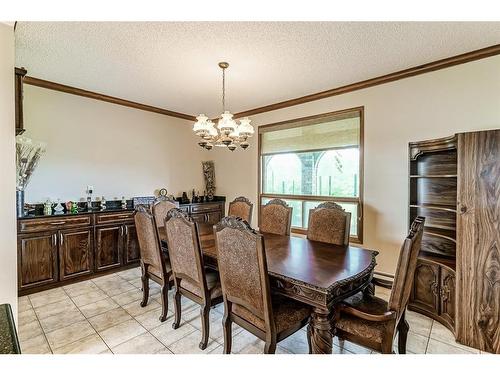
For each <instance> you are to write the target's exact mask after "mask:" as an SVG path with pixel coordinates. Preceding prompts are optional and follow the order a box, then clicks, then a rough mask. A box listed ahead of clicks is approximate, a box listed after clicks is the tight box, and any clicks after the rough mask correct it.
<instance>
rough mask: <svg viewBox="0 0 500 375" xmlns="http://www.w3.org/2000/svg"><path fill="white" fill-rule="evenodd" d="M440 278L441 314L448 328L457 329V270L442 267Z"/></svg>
mask: <svg viewBox="0 0 500 375" xmlns="http://www.w3.org/2000/svg"><path fill="white" fill-rule="evenodd" d="M440 278H441V281H440V287H439V294H440V296H441V306H440V315H441V318H442V319H443V320H444V321H445V322H446V323H447V326H448V328H450V329H451V330H452V331H455V272H453V271H451V270H449V269H448V268H445V267H441V276H440Z"/></svg>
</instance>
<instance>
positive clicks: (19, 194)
mask: <svg viewBox="0 0 500 375" xmlns="http://www.w3.org/2000/svg"><path fill="white" fill-rule="evenodd" d="M16 213H17V217H23V216H24V190H16Z"/></svg>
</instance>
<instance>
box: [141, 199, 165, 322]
mask: <svg viewBox="0 0 500 375" xmlns="http://www.w3.org/2000/svg"><path fill="white" fill-rule="evenodd" d="M134 221H135V227H136V231H137V240H138V242H139V253H140V256H141V271H142V276H141V281H142V293H143V294H142V301H141V307H145V306H146V305H147V304H148V299H149V280H150V279H151V280H153V281H154V282H156V283H157V284H159V285H160V287H161V293H160V294H161V302H162V303H161V305H162V311H161V315H160V321H162V322H164V321H165V320H166V319H167V313H168V291H169V290H170V286H171V277H172V270H171V267H170V262H169V261H168V259H167V258H166V256H165V253H164V252H163V251H162V250H161V245H160V239H159V238H158V232H157V230H156V224H155V220H154V216H153V215H152V214H151V212H150V210H149V208H148V207H146V206H143V205H139V206H138V207H137V208H136V209H135V214H134Z"/></svg>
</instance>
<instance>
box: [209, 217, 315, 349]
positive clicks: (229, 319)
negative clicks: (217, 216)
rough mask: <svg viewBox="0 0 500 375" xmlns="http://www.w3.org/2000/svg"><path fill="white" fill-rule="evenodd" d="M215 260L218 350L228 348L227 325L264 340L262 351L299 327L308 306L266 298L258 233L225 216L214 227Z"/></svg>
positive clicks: (263, 256)
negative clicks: (220, 302)
mask: <svg viewBox="0 0 500 375" xmlns="http://www.w3.org/2000/svg"><path fill="white" fill-rule="evenodd" d="M214 236H215V243H216V251H217V263H218V267H219V273H220V278H221V284H222V295H223V298H224V317H223V320H222V324H223V329H224V353H225V354H229V353H230V352H231V345H232V329H231V325H232V323H233V322H234V323H236V324H238V325H239V326H240V327H242V328H244V329H246V330H247V331H249V332H251V333H252V334H254V335H255V336H257V337H258V338H260V339H261V340H264V341H265V343H266V344H265V348H264V352H265V353H266V354H268V353H274V352H275V351H276V344H277V343H278V342H279V341H281V340H283V339H285V338H287V337H288V336H290V335H292V334H293V333H295V332H297V331H298V330H299V329H301V328H302V327H304V326H305V325H306V324H307V323H308V321H309V317H310V314H311V309H310V307H309V306H307V305H305V304H302V303H301V302H297V301H294V300H291V299H288V298H285V297H281V296H275V295H273V296H271V290H270V286H269V276H268V270H267V262H266V250H265V246H264V237H263V236H262V235H261V234H259V233H257V232H256V231H254V230H253V229H252V228H251V227H250V225H248V223H247V222H245V221H244V220H242V219H241V218H239V217H236V216H226V217H224V218H223V219H222V221H220V222H219V223H218V224H216V225H214Z"/></svg>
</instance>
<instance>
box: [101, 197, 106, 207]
mask: <svg viewBox="0 0 500 375" xmlns="http://www.w3.org/2000/svg"><path fill="white" fill-rule="evenodd" d="M105 209H106V198H104V195H103V196H102V198H101V210H105Z"/></svg>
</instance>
